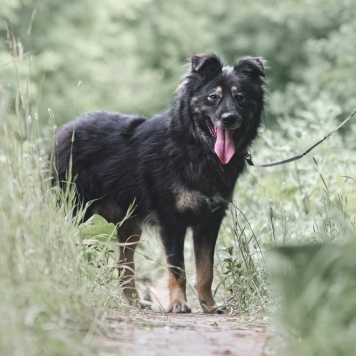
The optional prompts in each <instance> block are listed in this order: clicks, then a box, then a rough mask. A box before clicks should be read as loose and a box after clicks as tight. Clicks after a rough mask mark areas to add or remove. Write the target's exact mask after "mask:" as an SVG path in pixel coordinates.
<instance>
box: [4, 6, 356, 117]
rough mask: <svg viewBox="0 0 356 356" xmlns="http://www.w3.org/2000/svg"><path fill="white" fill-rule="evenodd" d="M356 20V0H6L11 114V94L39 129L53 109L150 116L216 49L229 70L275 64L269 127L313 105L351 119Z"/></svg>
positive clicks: (6, 60)
mask: <svg viewBox="0 0 356 356" xmlns="http://www.w3.org/2000/svg"><path fill="white" fill-rule="evenodd" d="M172 14H174V17H172ZM355 16H356V9H355V6H353V1H352V0H340V1H338V2H336V3H335V2H334V1H331V0H313V1H305V0H298V1H292V0H288V1H283V2H282V3H281V2H277V1H275V0H268V1H265V0H263V1H262V0H259V1H254V2H250V3H246V2H243V1H240V0H239V1H233V0H222V1H218V2H213V3H211V4H209V6H206V3H205V2H204V1H203V0H197V1H195V2H193V3H192V2H189V1H186V0H184V1H179V2H177V1H163V0H137V1H134V2H132V1H131V2H130V1H118V2H115V1H112V0H103V1H101V2H96V3H88V2H83V1H76V2H75V3H73V2H72V1H68V0H64V1H60V2H53V1H36V2H35V1H33V0H27V1H13V0H4V1H2V12H1V15H0V19H1V21H5V28H4V30H3V31H2V32H1V42H0V66H1V67H0V71H1V77H2V85H3V87H4V88H6V89H7V88H8V89H10V93H11V94H9V95H10V97H9V99H10V100H9V101H7V105H10V110H13V108H14V103H15V99H16V98H15V97H13V95H14V93H16V92H18V95H19V96H22V97H26V95H25V94H26V93H28V92H31V94H32V95H31V99H29V100H30V102H31V105H32V106H33V110H34V111H35V112H36V113H38V115H39V118H40V121H41V122H47V121H48V120H49V119H50V122H52V120H51V118H50V117H49V114H48V109H49V108H50V109H51V110H52V112H53V113H54V117H55V122H56V123H57V124H59V123H63V122H65V121H68V120H70V119H72V118H74V117H75V116H77V115H78V114H79V113H81V112H83V111H88V110H91V109H94V108H103V109H108V110H118V111H123V112H133V113H141V114H145V115H152V114H154V113H155V112H157V111H160V110H162V109H163V108H164V107H165V106H167V105H168V103H169V100H170V98H171V97H172V94H173V91H174V89H175V88H176V87H177V83H178V80H179V77H180V76H181V75H182V73H183V71H184V67H183V64H184V61H185V58H186V57H187V56H189V55H191V54H194V53H198V52H203V51H216V52H218V53H219V54H221V56H222V57H223V58H224V59H226V60H227V61H229V62H230V63H231V62H233V61H235V60H236V58H237V57H241V56H244V55H258V56H263V57H265V58H266V59H267V60H268V63H269V66H270V67H271V68H272V70H271V71H269V72H268V77H269V84H270V88H271V92H272V95H271V99H270V110H269V115H268V116H269V121H268V122H269V123H270V124H272V123H273V122H274V120H275V119H276V118H278V117H280V116H281V115H294V114H295V113H296V110H300V109H301V108H303V109H306V110H309V106H310V104H311V103H312V102H313V101H315V100H316V99H322V100H323V102H324V103H325V105H335V106H337V107H338V108H339V111H340V114H341V113H342V114H345V113H347V112H349V111H351V109H352V108H353V107H354V106H355V105H356V101H355V97H356V95H355V94H356V93H355V90H356V89H355V85H354V83H353V78H354V77H355V74H356V55H355V53H354V50H353V43H355V36H356V35H355V33H356V32H355V21H354V18H355ZM9 48H10V49H11V51H9ZM12 62H14V63H15V70H14V66H13V65H12V64H11V63H12ZM28 73H30V79H31V81H30V83H29V82H28V81H27V79H26V78H27V74H28ZM17 102H20V101H19V100H17Z"/></svg>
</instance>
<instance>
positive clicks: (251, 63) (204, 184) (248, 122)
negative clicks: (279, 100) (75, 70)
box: [54, 53, 265, 313]
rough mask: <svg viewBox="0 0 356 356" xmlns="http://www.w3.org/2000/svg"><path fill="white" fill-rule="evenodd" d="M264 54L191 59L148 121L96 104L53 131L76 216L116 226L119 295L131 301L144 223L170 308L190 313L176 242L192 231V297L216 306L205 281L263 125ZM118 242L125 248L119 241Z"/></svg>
mask: <svg viewBox="0 0 356 356" xmlns="http://www.w3.org/2000/svg"><path fill="white" fill-rule="evenodd" d="M264 77H265V73H264V60H263V59H262V58H259V57H258V58H254V57H246V58H243V59H241V60H240V61H238V62H236V63H235V65H233V66H224V65H223V64H222V61H221V60H220V59H219V57H218V56H216V55H215V54H210V53H209V54H200V55H195V56H192V57H191V58H190V69H189V70H188V72H187V73H186V74H185V75H184V76H183V78H182V80H181V83H180V85H179V87H178V89H177V93H176V94H177V95H176V98H175V99H174V100H173V102H172V105H171V106H170V108H169V109H168V110H167V111H165V112H163V113H161V114H158V115H156V116H154V117H153V118H151V119H148V120H147V119H146V118H144V117H142V116H137V115H124V114H121V113H115V112H104V111H94V112H89V113H86V114H84V115H82V116H80V117H79V118H77V119H76V120H74V121H72V122H70V123H69V124H66V125H65V126H63V127H62V128H61V129H60V130H59V131H58V133H57V134H56V135H55V140H54V154H55V157H56V159H55V163H54V171H55V172H56V179H55V180H56V181H57V184H59V185H60V186H61V187H62V188H64V187H65V185H66V182H68V181H69V180H72V184H74V185H75V187H76V189H75V194H76V199H75V201H76V204H77V206H79V205H85V204H87V203H89V204H87V209H86V213H85V216H84V220H87V219H88V218H89V217H90V216H92V215H93V214H99V215H101V216H102V217H104V218H105V219H106V220H107V221H108V222H111V223H114V224H116V225H117V226H119V222H121V221H122V220H123V218H124V216H125V214H126V212H127V210H128V208H129V206H130V205H131V204H133V203H134V204H135V210H134V212H133V214H132V216H131V217H130V218H129V219H127V220H125V221H124V222H123V223H122V224H121V225H120V227H118V229H117V230H118V231H117V233H118V241H119V242H120V247H119V249H120V251H119V253H120V257H119V261H118V267H119V269H120V270H121V271H122V276H123V277H122V278H123V289H124V295H125V297H126V298H127V300H128V301H129V302H130V303H131V304H132V303H135V301H136V303H137V301H138V303H139V305H140V306H142V307H145V306H146V305H147V304H146V303H145V302H144V301H143V300H142V301H140V300H139V297H138V293H137V290H136V287H135V281H134V270H135V266H134V252H135V246H136V245H137V243H138V242H139V239H140V235H141V231H142V228H143V226H144V225H145V224H149V225H153V226H156V227H157V228H158V231H159V233H160V237H161V240H162V243H163V246H164V250H165V254H166V258H167V263H168V266H169V267H168V269H169V293H170V304H169V308H168V311H169V312H173V313H188V312H191V308H190V306H189V304H188V302H187V298H186V275H185V268H184V255H183V249H184V240H185V235H186V232H187V229H191V230H192V235H193V241H194V254H195V264H196V284H195V288H196V290H197V295H198V298H199V301H200V305H201V307H202V309H203V311H204V312H207V313H211V312H215V311H217V309H218V308H217V304H216V302H215V301H214V298H213V295H212V291H211V285H212V281H213V266H214V249H215V243H216V240H217V236H218V232H219V228H220V224H221V222H222V220H223V218H224V216H225V212H226V210H227V208H228V204H229V202H230V201H231V200H232V195H233V190H234V186H235V183H236V181H237V178H238V177H239V175H240V174H241V173H242V172H243V171H244V168H245V154H246V150H247V148H248V147H249V146H250V144H251V143H252V141H253V140H254V138H255V137H256V136H257V133H258V128H259V126H260V125H261V121H262V118H263V112H264V102H265V90H264V84H265V80H264ZM125 243H127V244H126V246H125Z"/></svg>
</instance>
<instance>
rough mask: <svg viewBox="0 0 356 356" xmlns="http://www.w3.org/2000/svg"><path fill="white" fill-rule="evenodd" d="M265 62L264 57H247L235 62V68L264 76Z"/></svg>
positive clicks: (254, 75) (249, 73) (253, 74)
mask: <svg viewBox="0 0 356 356" xmlns="http://www.w3.org/2000/svg"><path fill="white" fill-rule="evenodd" d="M265 63H266V61H265V60H264V59H263V58H262V57H246V58H243V59H241V60H240V61H239V62H238V63H236V64H235V66H234V70H235V72H237V73H243V74H246V75H249V76H253V77H264V76H265Z"/></svg>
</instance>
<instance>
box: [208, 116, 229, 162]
mask: <svg viewBox="0 0 356 356" xmlns="http://www.w3.org/2000/svg"><path fill="white" fill-rule="evenodd" d="M206 126H207V128H208V130H209V132H210V134H211V136H212V137H213V138H215V139H216V141H215V145H214V151H215V153H216V155H217V156H218V157H219V160H220V162H221V163H222V164H227V163H229V162H230V160H231V158H232V157H233V155H234V154H235V142H234V139H233V135H234V131H235V130H232V129H224V128H221V127H218V126H215V125H214V124H213V123H212V121H211V119H210V118H209V117H207V118H206Z"/></svg>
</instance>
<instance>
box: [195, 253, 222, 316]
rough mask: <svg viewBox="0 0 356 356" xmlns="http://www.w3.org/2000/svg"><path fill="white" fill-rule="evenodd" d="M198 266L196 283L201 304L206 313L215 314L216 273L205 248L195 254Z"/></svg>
mask: <svg viewBox="0 0 356 356" xmlns="http://www.w3.org/2000/svg"><path fill="white" fill-rule="evenodd" d="M195 264H196V282H195V288H196V290H197V292H198V298H199V301H200V304H201V306H202V308H203V310H204V312H206V313H211V312H214V311H215V310H216V308H217V306H216V304H215V301H214V297H213V294H212V292H211V285H212V282H213V277H214V272H213V265H212V262H211V260H210V257H209V251H205V249H204V247H202V248H199V250H198V251H196V253H195Z"/></svg>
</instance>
